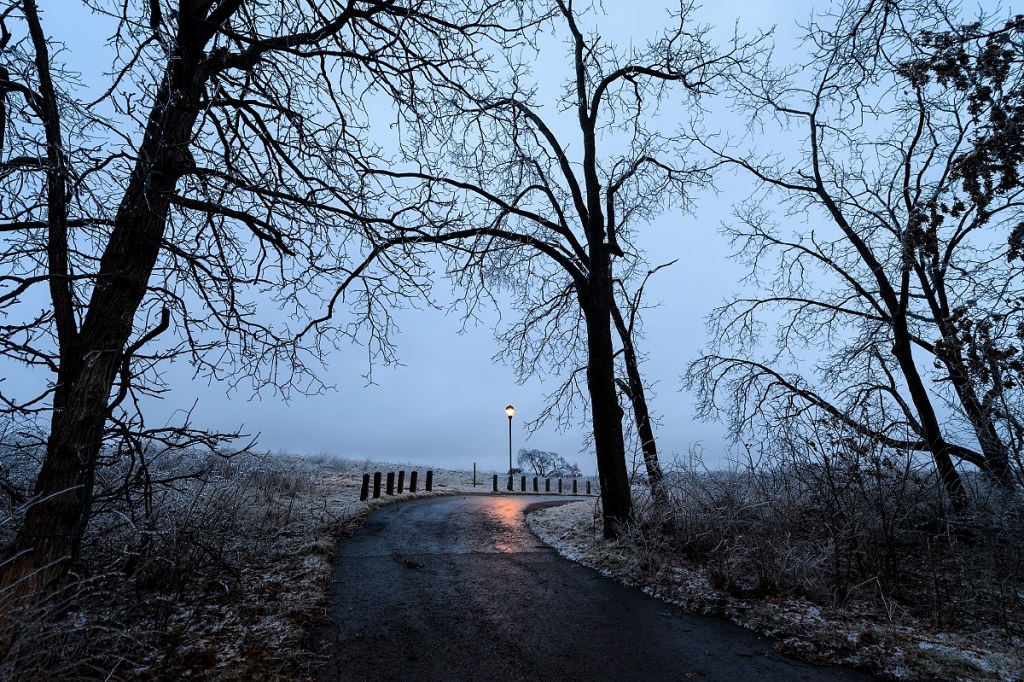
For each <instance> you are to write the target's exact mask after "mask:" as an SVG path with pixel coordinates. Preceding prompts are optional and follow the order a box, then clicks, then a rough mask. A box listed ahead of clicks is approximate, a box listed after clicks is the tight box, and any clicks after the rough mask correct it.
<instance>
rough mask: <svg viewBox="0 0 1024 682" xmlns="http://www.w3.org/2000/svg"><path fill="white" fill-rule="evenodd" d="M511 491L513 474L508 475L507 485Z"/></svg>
mask: <svg viewBox="0 0 1024 682" xmlns="http://www.w3.org/2000/svg"><path fill="white" fill-rule="evenodd" d="M506 487H507V489H508V491H509V492H512V474H509V475H508V486H506Z"/></svg>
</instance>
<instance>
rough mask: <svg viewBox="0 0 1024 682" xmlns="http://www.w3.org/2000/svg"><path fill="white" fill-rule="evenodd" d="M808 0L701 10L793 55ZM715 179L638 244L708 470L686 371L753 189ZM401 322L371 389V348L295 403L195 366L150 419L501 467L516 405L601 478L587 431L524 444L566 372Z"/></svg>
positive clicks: (79, 28)
mask: <svg viewBox="0 0 1024 682" xmlns="http://www.w3.org/2000/svg"><path fill="white" fill-rule="evenodd" d="M39 4H40V6H41V8H42V9H43V10H44V25H45V27H46V29H47V31H48V33H50V34H51V35H52V36H53V37H54V38H55V39H56V40H59V41H62V42H64V43H65V44H67V46H68V48H69V51H70V53H71V54H72V55H73V57H72V58H71V59H70V60H69V61H70V62H71V63H72V64H73V65H74V66H75V67H76V68H79V69H81V70H82V71H83V73H84V74H85V76H86V78H87V79H88V77H89V74H90V73H93V74H95V73H97V69H98V70H99V71H100V72H102V70H103V69H104V68H105V67H106V66H107V65H108V62H106V61H105V60H103V55H105V54H106V52H105V50H104V49H103V46H102V41H101V40H100V36H105V35H107V34H109V32H110V31H109V27H106V25H105V24H103V23H98V22H96V21H95V20H94V19H90V18H88V17H83V16H82V15H81V14H80V13H79V12H78V11H72V10H71V9H70V8H71V7H76V6H77V3H74V2H70V0H40V2H39ZM672 4H673V3H671V2H664V1H663V0H644V2H643V3H642V5H641V4H640V3H636V2H625V1H619V0H606V2H605V5H606V10H607V11H608V16H607V17H605V18H604V19H601V20H600V24H599V27H598V30H599V32H600V34H601V36H602V38H603V39H604V40H607V41H614V42H617V43H619V44H620V45H625V44H628V43H629V41H631V40H634V41H635V42H637V43H641V42H643V41H645V40H646V39H647V38H649V37H652V36H653V35H654V34H655V33H656V29H657V21H658V19H656V17H661V16H664V14H663V10H664V8H666V7H669V6H671V5H672ZM638 5H639V7H638ZM812 6H814V3H812V2H809V1H808V0H792V1H789V2H771V1H765V2H761V3H749V2H743V1H742V0H717V1H716V2H714V3H711V4H710V5H709V6H707V7H705V8H703V9H699V10H698V14H697V16H699V17H700V18H701V19H702V20H703V21H706V22H708V23H711V24H713V25H715V26H717V27H719V28H721V29H723V34H725V33H728V32H729V31H730V30H731V27H732V25H733V23H734V22H736V21H737V20H738V21H739V22H740V25H741V27H743V28H745V29H747V30H754V29H757V28H768V27H770V26H771V25H772V24H773V23H775V24H778V38H777V44H778V45H779V46H780V47H782V48H785V49H788V50H794V46H795V44H796V43H795V41H796V38H795V36H796V34H797V30H796V23H797V21H800V22H801V23H802V22H804V21H806V19H807V17H808V15H809V13H810V11H811V7H812ZM817 7H818V9H819V10H821V9H824V8H825V7H827V4H825V3H817ZM591 21H593V20H591ZM794 53H795V52H794ZM101 60H103V61H101ZM551 71H552V73H553V74H554V71H555V70H554V69H552V70H551ZM89 85H90V86H91V85H92V83H89ZM720 187H721V190H722V191H721V193H720V194H719V195H718V196H717V197H716V196H703V197H701V198H700V201H699V202H698V204H697V210H696V214H695V215H683V214H678V213H676V214H667V215H664V216H662V218H661V219H660V220H658V221H657V222H656V223H655V224H652V225H651V226H650V227H649V228H648V229H647V230H645V232H644V237H643V239H642V240H641V241H640V245H641V246H642V247H644V248H645V249H646V250H647V252H648V254H649V260H650V262H651V263H652V264H657V263H661V262H667V261H670V260H673V259H678V262H677V263H676V265H675V266H673V267H672V268H671V269H669V270H667V271H664V272H663V273H661V274H659V275H658V276H657V278H656V279H655V280H653V281H652V283H651V284H650V286H649V288H648V294H647V298H646V300H647V301H648V303H660V307H659V308H657V309H655V310H651V311H648V312H647V313H646V315H645V317H644V320H645V328H646V332H647V335H646V338H644V339H642V340H641V341H640V348H641V350H642V351H643V352H644V353H646V354H647V356H648V361H647V363H646V364H645V365H644V367H643V371H644V373H645V375H646V377H647V379H648V380H649V381H650V382H651V383H652V384H653V400H652V403H653V409H654V411H655V413H656V414H657V415H658V416H659V418H660V424H659V425H658V426H657V428H656V435H657V436H658V440H659V447H660V449H661V452H662V453H663V454H664V457H665V458H666V459H667V460H671V458H672V457H673V456H676V455H678V456H683V455H686V453H687V452H688V450H689V449H690V448H691V447H693V446H696V445H697V444H698V443H700V444H701V445H702V447H703V453H704V457H705V461H706V463H707V464H709V465H717V464H720V463H721V462H722V461H723V457H724V443H723V442H722V441H723V432H722V429H721V427H719V426H717V425H713V424H712V425H709V424H703V423H700V422H696V421H695V420H694V417H693V407H692V406H693V398H692V396H691V395H689V394H688V393H686V392H684V391H682V390H681V388H682V385H681V381H680V378H679V377H680V375H681V374H682V373H683V372H684V371H685V368H686V365H687V363H688V362H689V361H691V360H692V359H694V358H695V357H696V356H697V354H698V351H699V350H700V348H701V347H702V345H703V344H704V338H705V327H704V319H705V317H706V315H707V314H708V312H709V311H710V310H711V309H712V308H713V307H714V306H715V305H717V304H719V303H721V301H722V299H723V298H724V297H726V296H727V295H728V294H729V293H730V292H733V291H735V290H736V288H737V281H738V279H739V278H740V277H741V276H742V275H743V269H742V267H741V266H740V265H739V264H736V263H734V262H732V261H730V260H729V259H728V258H727V256H728V253H729V249H728V245H727V244H726V243H725V242H724V239H723V238H722V237H721V236H719V235H718V233H717V229H718V226H719V225H720V223H721V221H722V220H724V219H726V218H727V216H728V209H729V204H730V201H731V200H733V199H739V198H742V196H743V195H744V193H745V191H746V189H747V188H745V186H744V185H742V184H741V183H740V182H739V181H738V180H736V179H735V178H731V177H723V178H722V180H721V183H720ZM441 286H442V287H443V286H444V285H443V283H442V284H441ZM442 298H443V295H442ZM396 317H397V320H398V324H399V327H400V329H401V334H400V336H398V338H397V342H398V346H399V358H400V360H401V363H402V365H401V366H395V367H375V368H374V370H373V384H367V381H366V378H365V374H366V372H367V366H366V354H365V351H364V350H363V349H361V348H358V347H351V348H347V349H342V351H341V352H337V353H334V354H333V355H332V356H331V358H330V364H329V366H328V368H327V370H326V372H325V376H324V379H325V382H326V383H329V384H334V385H336V386H337V391H336V392H330V393H327V394H324V395H320V396H315V397H311V398H300V399H294V400H292V401H291V402H289V403H283V402H281V401H280V400H278V399H269V398H264V399H256V400H250V399H249V398H250V396H249V395H247V394H244V393H243V394H232V395H230V396H226V395H225V388H224V387H223V386H217V385H214V386H206V385H205V384H202V383H197V382H195V381H193V380H192V377H191V373H190V371H189V368H188V367H187V366H180V367H173V368H172V369H171V371H170V372H169V374H168V376H169V377H170V378H171V380H172V391H171V392H170V394H169V395H168V396H167V398H166V399H165V400H163V401H162V404H161V405H157V406H154V407H152V408H151V409H150V411H149V415H150V416H149V423H150V425H151V426H152V425H158V424H160V423H161V421H162V420H164V419H166V418H168V417H170V415H171V414H172V413H173V412H174V411H175V410H179V409H182V408H187V407H190V406H191V405H192V403H193V402H194V401H195V400H197V399H198V401H199V402H198V408H197V410H196V411H195V413H194V415H193V421H194V423H195V424H196V425H208V426H210V427H211V428H218V429H231V428H237V427H239V426H242V427H244V429H245V430H246V431H247V432H250V433H253V434H255V433H258V434H259V436H260V438H259V442H260V445H261V446H262V448H264V449H267V450H271V451H277V450H282V451H288V452H293V453H299V454H303V453H309V454H318V453H332V454H337V455H341V456H346V457H368V458H372V459H379V460H389V461H401V462H410V463H417V464H434V465H449V466H471V465H472V464H473V463H474V462H475V463H476V464H477V466H478V467H480V468H481V469H484V470H487V469H495V470H500V469H502V468H503V467H507V462H508V421H507V419H506V417H505V413H504V408H505V405H506V404H509V403H511V404H513V405H515V407H516V410H517V412H516V417H515V420H514V422H513V448H514V449H515V450H518V449H519V448H520V447H532V448H539V449H543V450H554V451H557V452H559V453H560V454H562V455H563V456H565V457H566V458H567V459H569V460H570V461H578V462H579V464H580V466H581V467H582V468H583V470H584V472H585V473H593V472H594V470H595V467H596V464H595V460H594V457H593V454H592V451H591V450H590V449H587V448H584V440H585V436H586V430H585V428H584V427H582V426H577V427H575V428H572V429H570V430H568V431H566V432H564V433H557V432H555V430H554V429H553V428H545V429H542V430H541V431H539V432H537V433H535V434H533V435H532V436H531V437H529V438H528V437H527V436H528V434H527V433H526V432H525V430H523V429H522V424H523V423H524V422H525V421H527V420H529V419H532V418H535V417H536V416H537V414H538V413H539V412H540V411H541V409H542V407H543V406H544V402H545V395H546V393H547V392H549V391H552V390H554V389H555V388H556V387H557V386H558V385H559V383H560V381H561V377H548V378H546V379H544V380H540V379H538V380H533V381H530V382H528V383H527V384H525V385H517V383H516V381H515V377H514V375H513V372H512V370H511V369H510V368H507V367H505V366H503V365H501V364H495V363H494V362H493V361H492V356H493V355H494V353H495V350H496V348H497V346H496V344H495V342H494V340H493V336H492V331H491V329H490V328H489V326H488V325H487V324H482V325H480V326H478V327H476V328H473V329H470V330H468V331H466V332H465V333H462V334H460V333H459V332H460V329H461V327H462V323H461V320H460V319H459V318H458V316H457V315H448V316H446V315H444V314H443V313H438V312H436V311H433V310H415V309H410V310H403V311H399V312H397V313H396ZM581 448H582V450H581Z"/></svg>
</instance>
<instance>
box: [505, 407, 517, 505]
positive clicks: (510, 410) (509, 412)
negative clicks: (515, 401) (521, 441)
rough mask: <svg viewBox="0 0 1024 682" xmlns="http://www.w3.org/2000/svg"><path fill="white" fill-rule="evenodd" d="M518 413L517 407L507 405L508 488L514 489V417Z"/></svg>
mask: <svg viewBox="0 0 1024 682" xmlns="http://www.w3.org/2000/svg"><path fill="white" fill-rule="evenodd" d="M515 414H516V408H514V407H512V406H511V405H508V406H506V407H505V416H507V417H508V489H509V490H512V417H514V416H515Z"/></svg>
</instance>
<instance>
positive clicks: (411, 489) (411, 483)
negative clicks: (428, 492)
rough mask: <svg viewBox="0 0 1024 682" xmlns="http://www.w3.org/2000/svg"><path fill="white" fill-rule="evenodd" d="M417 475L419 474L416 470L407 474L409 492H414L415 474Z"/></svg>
mask: <svg viewBox="0 0 1024 682" xmlns="http://www.w3.org/2000/svg"><path fill="white" fill-rule="evenodd" d="M418 475H419V472H418V471H414V472H412V473H411V474H409V492H410V493H414V492H416V476H418Z"/></svg>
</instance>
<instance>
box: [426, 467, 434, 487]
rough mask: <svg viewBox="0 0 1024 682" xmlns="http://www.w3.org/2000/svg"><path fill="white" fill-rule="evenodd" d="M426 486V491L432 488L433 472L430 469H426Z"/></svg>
mask: <svg viewBox="0 0 1024 682" xmlns="http://www.w3.org/2000/svg"><path fill="white" fill-rule="evenodd" d="M426 488H427V492H428V493H429V492H430V491H431V490H433V489H434V472H433V471H431V470H428V471H427V485H426Z"/></svg>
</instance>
